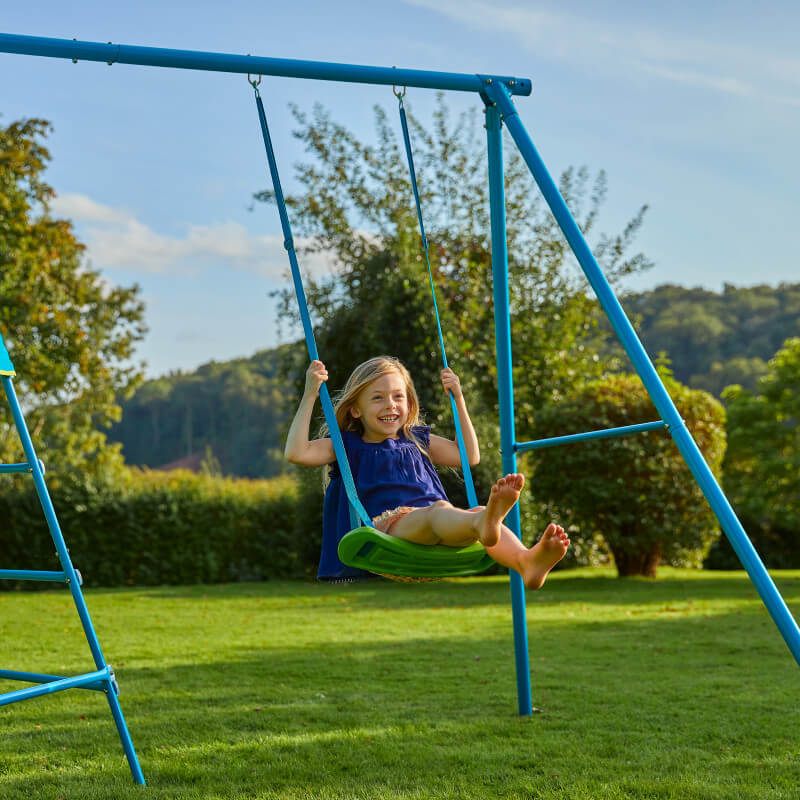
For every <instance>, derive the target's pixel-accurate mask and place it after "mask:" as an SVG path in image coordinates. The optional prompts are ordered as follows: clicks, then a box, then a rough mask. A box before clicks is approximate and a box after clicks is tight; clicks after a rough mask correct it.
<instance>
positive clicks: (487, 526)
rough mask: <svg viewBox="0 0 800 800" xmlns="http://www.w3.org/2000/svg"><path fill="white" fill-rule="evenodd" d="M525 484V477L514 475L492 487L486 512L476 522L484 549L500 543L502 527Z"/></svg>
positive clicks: (506, 477) (507, 476)
mask: <svg viewBox="0 0 800 800" xmlns="http://www.w3.org/2000/svg"><path fill="white" fill-rule="evenodd" d="M524 484H525V476H524V475H518V474H514V473H512V474H511V475H506V476H505V478H500V480H499V481H497V483H496V484H495V485H494V486H492V491H491V493H490V494H489V502H488V503H486V510H485V511H483V512H482V513H481V515H480V517H479V518H478V519H477V520H476V523H477V525H476V527H477V530H478V538H479V539H480V542H481V544H482V545H483V546H484V547H494V545H496V544H497V543H498V542H499V541H500V527H501V526H502V524H503V520H504V519H505V518H506V514H508V512H509V511H511V509H512V508H513V507H514V504H515V503H516V502H517V500H519V493H520V492H521V491H522V487H523V486H524Z"/></svg>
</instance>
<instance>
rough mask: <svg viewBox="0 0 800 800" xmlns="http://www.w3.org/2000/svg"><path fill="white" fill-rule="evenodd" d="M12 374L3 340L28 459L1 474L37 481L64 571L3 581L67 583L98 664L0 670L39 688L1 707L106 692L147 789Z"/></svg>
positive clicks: (4, 376)
mask: <svg viewBox="0 0 800 800" xmlns="http://www.w3.org/2000/svg"><path fill="white" fill-rule="evenodd" d="M13 375H14V370H13V366H12V364H11V361H10V359H9V358H8V354H7V352H6V349H5V345H4V344H3V339H2V337H1V336H0V380H2V383H3V389H4V390H5V395H6V398H7V399H8V404H9V406H10V408H11V413H12V415H13V418H14V424H15V426H16V429H17V432H18V434H19V438H20V442H21V443H22V449H23V451H24V453H25V458H26V459H27V460H26V462H24V463H22V464H0V474H3V473H28V474H30V475H32V477H33V482H34V484H35V486H36V493H37V494H38V496H39V502H40V503H41V505H42V510H43V512H44V516H45V520H46V521H47V527H48V528H49V530H50V535H51V537H52V539H53V544H54V545H55V548H56V553H57V554H58V560H59V562H60V563H61V571H44V570H24V569H0V579H4V580H14V581H21V580H33V581H50V582H55V583H65V584H66V585H67V587H68V588H69V590H70V592H71V593H72V598H73V600H74V601H75V607H76V609H77V611H78V616H79V617H80V620H81V625H82V626H83V631H84V633H85V635H86V641H87V642H88V643H89V649H90V651H91V653H92V658H93V659H94V664H95V669H94V671H92V672H88V673H86V674H84V675H75V676H73V677H61V676H58V675H43V674H40V673H35V672H19V671H17V670H7V669H0V678H2V679H5V680H18V681H24V682H26V683H33V684H38V685H36V686H31V687H28V688H25V689H18V690H16V691H13V692H6V693H5V694H0V706H5V705H9V704H10V703H16V702H19V701H21V700H29V699H31V698H34V697H40V696H41V695H45V694H52V693H53V692H60V691H64V690H65V689H74V688H81V689H92V690H94V691H98V692H103V693H104V694H105V696H106V698H107V699H108V704H109V706H110V707H111V714H112V716H113V717H114V722H115V724H116V726H117V730H118V731H119V737H120V739H121V741H122V748H123V750H124V751H125V756H126V757H127V759H128V764H129V765H130V768H131V773H132V775H133V779H134V780H135V781H136V783H140V784H144V782H145V781H144V775H143V774H142V769H141V767H140V766H139V759H138V758H137V756H136V750H135V749H134V747H133V742H132V741H131V736H130V733H129V732H128V726H127V725H126V724H125V717H124V716H123V713H122V708H121V706H120V704H119V699H118V697H117V695H118V694H119V687H118V685H117V681H116V679H115V678H114V670H113V669H112V668H111V666H110V665H109V664H107V663H106V660H105V658H104V656H103V651H102V650H101V649H100V642H99V641H98V640H97V634H96V633H95V630H94V626H93V625H92V620H91V618H90V616H89V610H88V608H87V607H86V601H85V600H84V598H83V592H82V591H81V576H80V573H79V572H78V571H77V570H76V569H75V567H74V566H73V564H72V559H71V558H70V555H69V551H68V550H67V546H66V544H65V542H64V537H63V535H62V533H61V527H60V526H59V524H58V518H57V517H56V512H55V509H54V508H53V503H52V501H51V499H50V494H49V492H48V491H47V485H46V483H45V480H44V468H43V465H42V463H41V462H40V461H39V460H38V458H37V457H36V452H35V450H34V447H33V442H32V441H31V437H30V434H29V433H28V427H27V425H26V424H25V418H24V417H23V414H22V410H21V409H20V406H19V402H18V400H17V395H16V392H15V391H14V384H13V382H12V377H13Z"/></svg>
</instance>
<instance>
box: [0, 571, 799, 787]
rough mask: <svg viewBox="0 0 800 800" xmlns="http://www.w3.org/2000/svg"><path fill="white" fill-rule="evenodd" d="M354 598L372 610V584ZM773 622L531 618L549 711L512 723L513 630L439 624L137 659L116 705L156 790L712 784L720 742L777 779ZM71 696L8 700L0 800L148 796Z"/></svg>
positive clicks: (777, 671) (784, 675) (785, 694)
mask: <svg viewBox="0 0 800 800" xmlns="http://www.w3.org/2000/svg"><path fill="white" fill-rule="evenodd" d="M562 582H563V581H562ZM716 585H717V584H716V583H715V586H716ZM735 585H736V586H738V587H739V590H741V585H740V583H739V582H736V584H735ZM226 588H230V587H226ZM242 588H243V589H246V587H242ZM348 591H352V590H348ZM356 591H360V589H359V590H356ZM461 594H464V592H463V587H462V592H461ZM737 595H738V591H737ZM459 596H461V595H459ZM360 599H361V601H363V603H364V604H365V605H366V606H368V607H373V606H371V603H372V596H371V595H365V596H364V597H361V598H360ZM660 599H661V602H664V599H665V597H664V595H663V594H662V595H661V598H660ZM379 607H380V606H379ZM768 626H769V620H768V619H765V615H764V614H763V613H760V612H758V611H747V612H745V613H740V612H732V613H730V614H719V615H715V616H714V617H713V618H710V619H709V618H706V617H703V616H679V617H673V616H665V617H659V618H658V619H638V618H631V619H625V620H619V619H616V620H612V621H608V622H603V621H598V620H596V619H594V620H590V621H587V622H585V623H584V622H581V621H580V620H576V619H574V618H569V619H565V620H564V621H563V623H561V624H554V623H553V624H548V625H545V626H541V627H539V626H537V625H536V624H535V621H534V622H533V623H532V625H531V639H532V649H533V652H534V673H533V685H534V696H535V698H543V699H544V703H543V704H546V706H547V708H548V710H549V713H548V714H545V715H543V716H537V717H533V718H527V719H522V720H521V719H520V718H518V717H517V716H516V695H515V686H514V677H513V674H512V673H513V654H512V647H511V643H510V641H509V639H510V637H506V638H505V639H503V640H502V641H498V639H497V638H493V637H492V638H490V637H485V636H484V637H479V638H467V637H464V636H457V635H454V636H447V635H445V636H443V635H441V634H438V633H437V635H436V636H435V637H433V636H431V637H428V636H415V635H413V634H411V635H409V636H408V637H406V638H404V639H403V641H402V642H400V643H395V645H394V646H392V645H387V644H386V643H385V642H375V641H369V640H368V638H367V635H365V637H364V638H363V639H361V640H359V641H355V642H354V641H349V642H331V641H324V642H319V643H313V642H312V643H311V644H310V645H306V646H304V645H297V646H292V647H280V648H279V647H270V646H269V643H268V642H265V643H264V647H258V648H257V647H249V648H241V649H239V650H237V651H236V653H235V655H234V656H230V655H229V656H228V657H224V658H219V659H218V660H216V661H214V662H211V663H204V664H201V665H193V664H177V665H173V666H166V667H153V668H149V669H148V668H137V667H135V666H134V665H131V666H129V667H125V668H124V670H121V671H120V672H121V673H122V674H121V676H120V680H121V682H122V685H123V694H122V696H121V700H122V702H123V707H124V709H125V713H126V715H127V718H128V723H129V726H130V728H131V732H132V735H133V738H134V743H135V744H136V747H137V750H138V752H139V757H140V759H141V761H142V767H143V769H144V771H145V775H146V777H147V779H148V782H149V783H150V786H151V788H150V789H149V790H148V795H147V796H148V797H170V798H173V797H179V798H184V797H185V798H192V797H220V798H240V797H289V796H291V797H311V798H323V797H324V798H328V797H330V798H334V797H336V798H345V797H359V798H360V797H364V798H382V797H414V798H419V797H443V798H446V797H487V796H497V795H496V792H497V790H498V787H502V792H503V794H504V795H505V796H520V797H523V796H525V797H528V796H542V797H545V796H548V797H549V796H553V797H568V796H572V795H569V794H558V793H554V794H542V792H544V791H548V792H549V791H553V790H554V789H557V788H558V787H557V785H556V783H554V777H553V776H555V777H556V778H558V776H559V775H561V776H563V777H562V778H561V779H559V780H560V781H561V782H562V783H563V782H564V781H566V782H567V783H568V784H570V785H573V786H576V785H578V784H579V783H580V782H581V781H586V780H589V779H590V778H591V779H592V780H600V781H601V783H600V784H598V786H602V780H607V781H613V780H618V779H619V778H620V776H628V777H629V778H630V779H631V780H634V781H643V780H660V781H665V782H666V783H667V784H669V782H670V781H673V782H674V781H675V780H676V775H680V774H681V772H680V771H681V770H685V769H687V768H689V766H690V765H692V764H695V765H696V766H697V767H698V771H699V772H700V773H702V769H701V768H702V767H703V765H705V767H704V768H705V774H704V775H702V774H701V776H700V777H698V778H697V781H698V786H703V785H708V786H713V785H715V783H716V782H723V775H724V770H723V769H722V766H720V762H719V761H718V760H717V761H714V758H717V759H719V753H720V752H721V750H720V748H726V752H727V753H728V754H729V755H731V757H736V758H740V759H744V760H745V761H747V760H748V759H749V760H750V761H752V758H751V754H752V753H754V752H755V753H758V752H771V753H773V754H776V753H777V754H779V756H780V758H783V756H785V759H784V760H779V761H778V762H776V763H775V764H773V765H772V767H771V775H770V781H773V782H775V781H778V782H779V781H780V780H782V779H783V778H785V779H786V780H787V781H788V780H789V779H790V778H795V779H796V777H797V768H796V766H792V765H793V764H795V762H794V761H792V760H791V759H790V758H789V755H790V754H791V753H794V756H796V748H795V746H794V745H793V744H791V742H793V741H794V731H795V729H796V722H797V715H796V702H791V698H790V692H791V688H792V686H793V685H794V684H795V683H796V665H794V662H793V661H792V659H791V656H790V655H789V654H788V651H786V649H785V647H784V646H783V643H782V642H781V641H780V639H779V637H778V635H777V633H774V635H772V633H773V632H772V631H769V630H766V628H767V627H768ZM198 635H201V632H198ZM76 695H77V693H73V695H72V698H71V699H70V700H69V701H67V699H66V696H65V695H61V696H59V697H58V698H56V697H54V698H51V699H50V700H49V701H44V700H42V701H32V702H31V703H28V704H21V705H20V706H18V707H15V708H16V709H17V710H16V711H15V714H14V716H12V717H11V718H10V719H9V720H7V721H6V724H5V725H4V728H5V730H4V734H3V750H4V752H5V753H6V754H9V755H13V758H12V759H11V760H10V763H9V764H7V766H6V767H5V768H4V769H3V772H4V773H5V775H4V776H3V777H2V783H1V784H0V786H2V787H3V791H2V794H3V797H4V798H9V800H10V798H14V797H25V798H31V797H51V796H52V797H58V796H62V797H69V798H72V797H80V798H94V797H103V798H109V797H114V798H124V797H128V796H131V797H134V796H135V797H141V796H142V795H140V794H136V793H135V791H136V790H135V789H134V787H133V786H132V785H131V784H130V783H129V777H128V775H127V771H126V769H125V768H124V767H123V766H122V760H121V759H122V756H121V751H120V750H119V744H118V742H116V741H115V736H116V735H115V733H114V727H113V723H112V721H111V718H110V714H109V713H108V708H107V705H106V703H105V701H104V699H103V698H101V697H97V696H96V695H94V693H86V692H82V693H80V697H79V698H78V699H79V700H80V703H78V702H76V701H75V697H76ZM92 698H95V700H94V701H92ZM537 702H539V701H538V700H537ZM78 708H80V710H77V709H78ZM87 709H88V710H87ZM34 720H35V722H34ZM765 721H768V723H769V724H765ZM33 725H41V728H34V729H33V730H32V727H33ZM654 741H657V742H658V745H657V748H656V750H653V742H654ZM65 747H70V748H71V749H70V750H65V749H64V748H65ZM114 748H116V752H115V751H114ZM98 753H102V754H103V755H102V756H98ZM614 753H616V754H617V755H616V757H615V756H614V755H613V754H614ZM794 756H792V758H794ZM16 771H20V772H24V774H23V775H22V777H20V778H18V779H17V778H15V777H14V772H16ZM567 776H568V777H567ZM704 781H705V784H704V783H703V782H704ZM766 787H767V784H764V785H763V787H762V788H764V789H766ZM562 788H563V786H562ZM596 791H599V789H597V790H596ZM537 792H538V793H539V794H538V795H537ZM575 796H592V795H591V794H587V795H580V794H576V795H575ZM594 796H598V795H596V794H595V795H594ZM631 796H635V795H631ZM642 796H643V795H642ZM653 796H662V795H653ZM663 796H665V797H666V796H673V795H667V794H664V795H663ZM674 796H677V795H674ZM686 796H691V797H694V796H695V795H694V794H687V795H686ZM696 796H706V794H702V793H699V794H697V795H696ZM708 796H711V795H708ZM742 796H749V795H746V794H745V795H742ZM753 796H758V795H757V794H756V795H753ZM772 796H777V795H772ZM787 796H788V795H787Z"/></svg>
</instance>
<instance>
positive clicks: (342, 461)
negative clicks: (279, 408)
mask: <svg viewBox="0 0 800 800" xmlns="http://www.w3.org/2000/svg"><path fill="white" fill-rule="evenodd" d="M248 81H249V82H250V85H251V86H252V87H253V91H254V92H255V97H256V107H257V108H258V118H259V121H260V122H261V133H262V135H263V137H264V147H265V148H266V151H267V161H268V162H269V171H270V175H271V177H272V186H273V188H274V190H275V202H276V204H277V206H278V215H279V216H280V219H281V228H282V230H283V246H284V247H285V248H286V252H287V254H288V255H289V265H290V267H291V272H292V281H293V282H294V291H295V294H296V295H297V305H298V306H299V308H300V319H301V320H302V323H303V333H304V335H305V339H306V347H307V349H308V356H309V358H310V359H311V360H312V361H316V360H318V359H319V354H318V352H317V342H316V339H315V338H314V329H313V327H312V325H311V316H310V314H309V313H308V303H307V302H306V293H305V290H304V289H303V280H302V277H301V275H300V266H299V264H298V263H297V253H296V252H295V249H294V239H293V238H292V227H291V225H290V223H289V214H288V213H287V211H286V201H285V199H284V197H283V190H282V189H281V179H280V176H279V175H278V163H277V161H276V160H275V152H274V150H273V149H272V138H271V137H270V135H269V126H268V125H267V115H266V114H265V113H264V104H263V103H262V101H261V93H260V92H259V91H258V83H260V82H261V79H260V78H259V80H258V83H256V82H255V81H252V80H250V77H249V76H248ZM319 399H320V402H321V403H322V412H323V414H324V415H325V421H326V422H327V423H328V430H329V432H330V436H331V442H332V443H333V450H334V452H335V453H336V461H337V462H338V464H339V471H340V472H341V475H342V482H343V484H344V488H345V491H346V492H347V499H348V501H349V503H350V525H351V527H353V528H356V527H358V526H359V524H363V525H366V526H371V525H372V519H371V517H370V516H369V514H367V511H366V509H365V508H364V506H363V505H361V501H360V500H359V499H358V492H357V491H356V485H355V481H354V480H353V474H352V472H351V471H350V465H349V463H348V461H347V455H346V453H345V449H344V442H343V441H342V434H341V432H340V431H339V423H338V422H337V421H336V412H335V411H334V410H333V403H332V402H331V397H330V393H329V392H328V387H327V386H326V385H325V384H324V383H323V384H322V386H320V387H319Z"/></svg>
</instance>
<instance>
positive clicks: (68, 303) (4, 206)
mask: <svg viewBox="0 0 800 800" xmlns="http://www.w3.org/2000/svg"><path fill="white" fill-rule="evenodd" d="M48 130H49V125H48V123H47V122H45V121H44V120H38V119H31V120H23V121H19V122H13V123H11V124H10V125H8V126H7V127H2V126H0V297H2V299H3V302H2V304H0V327H2V331H3V336H4V339H5V341H6V345H7V347H8V350H9V353H10V355H11V358H12V360H13V362H14V366H15V368H16V370H17V378H16V381H15V383H16V387H17V393H18V394H19V395H20V397H21V399H22V401H23V402H24V407H25V411H26V415H27V421H28V426H29V428H30V429H31V431H32V433H33V434H34V438H35V439H36V440H37V443H38V444H39V445H44V447H41V448H40V449H42V450H44V449H45V448H46V449H47V451H48V453H47V456H46V459H47V461H48V464H49V465H50V466H51V467H52V466H57V467H64V468H67V467H76V466H80V467H81V469H92V468H94V467H97V468H101V467H102V466H103V465H106V466H107V465H109V464H110V463H114V462H115V461H116V462H118V461H119V459H118V456H117V455H116V449H115V448H108V447H106V446H104V445H105V436H104V434H103V433H102V432H101V430H100V429H102V428H104V427H107V426H108V425H109V424H110V423H111V422H112V421H114V420H115V419H117V418H118V416H119V406H118V405H117V403H116V397H117V396H118V395H120V394H122V393H123V392H124V391H126V390H127V389H128V387H130V386H132V385H133V384H135V382H136V380H137V379H138V377H139V371H138V369H137V368H136V367H135V366H131V365H130V359H131V357H132V356H133V346H134V343H135V342H136V341H137V340H138V339H141V337H142V336H143V333H144V326H143V322H142V318H143V313H144V306H143V304H142V302H141V301H140V299H139V294H138V293H139V289H138V287H136V286H133V287H130V288H118V287H111V286H109V285H108V284H107V283H106V282H105V281H103V280H102V279H101V276H100V275H99V273H97V272H96V271H94V270H92V269H90V268H89V267H88V266H87V265H86V263H85V260H84V258H83V253H84V247H83V245H82V244H81V243H80V242H79V241H78V240H77V239H76V237H75V235H74V232H73V230H72V225H71V223H70V222H69V221H67V220H63V219H56V218H54V217H53V216H51V214H50V209H49V201H50V200H51V199H52V198H53V196H54V192H53V189H52V188H51V187H50V186H48V185H47V183H45V182H44V179H43V173H44V170H45V168H46V166H47V162H48V160H49V158H50V156H49V153H48V151H47V149H46V148H45V147H44V145H43V139H44V138H45V136H46V134H47V132H48ZM0 460H6V461H13V460H22V454H21V449H20V448H19V444H18V438H17V436H16V434H15V432H14V428H13V422H12V420H11V416H10V412H9V410H8V408H7V407H6V404H5V403H0Z"/></svg>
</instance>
